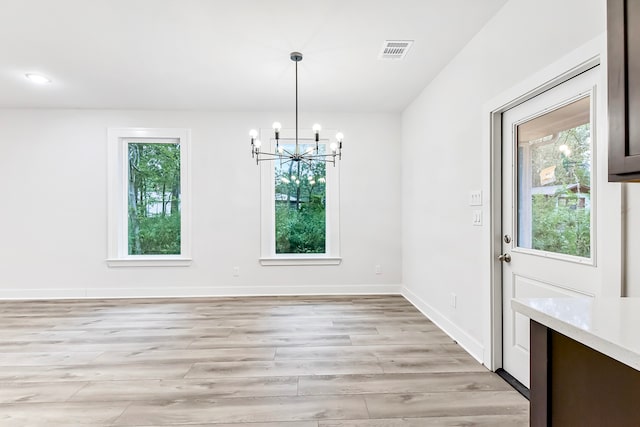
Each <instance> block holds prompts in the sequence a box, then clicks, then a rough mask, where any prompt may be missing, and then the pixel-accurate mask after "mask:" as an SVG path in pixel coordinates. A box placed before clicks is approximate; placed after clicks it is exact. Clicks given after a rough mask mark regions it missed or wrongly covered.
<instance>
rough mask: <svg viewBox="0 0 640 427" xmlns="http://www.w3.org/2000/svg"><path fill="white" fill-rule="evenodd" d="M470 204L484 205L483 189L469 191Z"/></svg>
mask: <svg viewBox="0 0 640 427" xmlns="http://www.w3.org/2000/svg"><path fill="white" fill-rule="evenodd" d="M469 206H482V190H475V191H471V192H470V193H469Z"/></svg>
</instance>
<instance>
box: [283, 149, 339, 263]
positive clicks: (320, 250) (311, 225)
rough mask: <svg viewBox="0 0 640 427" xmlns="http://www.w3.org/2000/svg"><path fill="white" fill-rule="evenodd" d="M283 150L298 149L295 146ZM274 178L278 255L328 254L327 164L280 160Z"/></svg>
mask: <svg viewBox="0 0 640 427" xmlns="http://www.w3.org/2000/svg"><path fill="white" fill-rule="evenodd" d="M283 148H284V149H285V150H287V151H290V152H292V151H294V150H295V146H294V145H284V147H283ZM309 148H313V146H312V145H311V144H300V145H299V149H300V150H307V149H309ZM323 148H324V146H321V147H320V151H321V152H322V150H323ZM274 177H275V183H274V184H275V252H276V254H324V253H326V235H327V233H326V202H327V198H326V196H327V193H326V164H325V163H322V162H312V163H307V162H301V161H286V162H279V161H276V162H275V173H274Z"/></svg>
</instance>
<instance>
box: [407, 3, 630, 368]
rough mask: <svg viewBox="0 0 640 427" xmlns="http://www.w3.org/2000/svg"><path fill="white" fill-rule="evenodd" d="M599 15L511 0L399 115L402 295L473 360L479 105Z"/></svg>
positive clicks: (595, 30) (595, 26) (589, 32)
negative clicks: (472, 195)
mask: <svg viewBox="0 0 640 427" xmlns="http://www.w3.org/2000/svg"><path fill="white" fill-rule="evenodd" d="M605 16H606V14H605V0H563V1H560V2H559V1H557V0H541V1H535V2H534V1H530V0H511V1H509V2H508V3H507V4H506V5H505V6H504V7H503V8H502V9H501V10H500V11H499V12H498V14H497V15H496V16H495V17H494V18H493V19H492V20H491V21H490V22H489V23H488V24H487V25H486V26H485V27H484V28H483V29H482V30H481V31H480V32H479V33H478V34H477V35H476V37H475V38H474V39H473V40H472V41H471V42H470V43H469V44H468V45H467V46H466V47H465V48H464V49H463V50H462V51H461V52H460V53H459V54H458V55H457V57H456V58H455V59H454V60H453V61H452V62H451V63H450V64H448V65H447V67H446V68H445V69H444V70H443V71H442V72H441V73H440V74H439V76H438V77H437V78H436V79H435V80H434V81H432V82H431V84H429V86H427V87H426V88H425V89H424V91H423V92H422V93H421V94H420V95H419V96H418V97H417V98H416V100H415V101H414V102H413V103H412V104H411V105H410V106H409V107H408V108H407V109H406V110H405V112H404V114H403V117H402V151H403V152H402V201H403V204H402V207H403V211H402V223H403V253H404V257H403V280H404V285H405V288H406V291H405V294H406V295H407V296H408V297H409V298H410V299H411V300H412V301H413V302H414V303H416V304H417V305H418V306H419V307H420V308H421V309H423V311H425V312H426V313H427V314H429V316H430V317H432V318H433V319H434V320H435V321H436V322H438V323H439V324H440V325H441V326H443V327H444V328H445V329H446V330H447V332H448V333H450V334H451V335H452V336H454V338H456V339H457V340H458V341H459V342H460V343H461V344H462V345H463V346H465V347H466V348H467V349H468V350H469V351H470V352H471V353H472V354H473V355H474V356H476V357H477V358H478V359H480V360H483V352H484V351H485V349H486V347H488V346H489V344H490V343H488V342H486V340H487V339H486V337H485V334H484V333H483V328H484V327H485V325H486V323H487V318H486V316H487V313H486V312H485V311H484V309H483V307H484V304H485V301H484V299H485V295H486V293H485V291H486V290H484V289H483V286H488V284H487V283H486V282H485V281H484V278H483V274H484V272H485V268H486V263H487V259H488V258H486V257H484V253H485V250H486V248H484V246H486V245H485V244H484V243H485V242H484V241H483V237H482V236H483V227H474V226H472V225H471V212H472V208H471V207H470V206H469V203H468V198H469V191H471V190H476V189H482V188H485V187H487V188H488V183H486V182H484V181H485V179H484V175H483V172H484V170H485V168H486V167H487V165H486V164H485V163H487V162H488V159H487V158H484V157H483V156H484V151H483V147H482V144H483V123H482V120H483V116H482V110H483V106H484V105H485V104H486V103H487V102H488V101H489V100H491V99H493V98H494V97H496V96H498V95H499V94H500V93H502V92H504V91H506V90H508V89H509V88H511V87H513V86H515V85H517V84H518V83H520V82H522V81H524V80H526V79H527V78H528V77H530V76H531V75H533V74H535V73H536V72H538V71H539V70H541V69H543V68H545V67H546V66H548V65H549V64H551V63H553V62H554V61H557V60H558V59H559V58H561V57H562V56H564V55H566V54H568V53H569V52H571V51H573V50H574V49H576V48H578V47H579V46H581V45H583V44H584V43H586V42H588V41H589V40H592V39H593V38H595V37H597V36H599V35H601V34H602V33H603V31H604V29H605ZM485 119H488V117H487V118H485ZM612 185H613V184H612ZM485 196H486V194H485ZM484 203H485V206H484V208H483V211H484V212H483V213H484V217H485V221H486V220H487V219H488V213H489V211H488V203H489V200H488V199H487V198H485V200H484ZM614 208H615V207H614ZM618 208H619V206H618ZM486 226H487V223H486V222H485V225H484V227H486ZM618 232H619V231H618ZM452 293H455V294H456V295H457V308H455V309H454V308H452V307H451V304H450V301H451V294H452Z"/></svg>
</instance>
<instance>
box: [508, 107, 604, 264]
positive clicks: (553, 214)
mask: <svg viewBox="0 0 640 427" xmlns="http://www.w3.org/2000/svg"><path fill="white" fill-rule="evenodd" d="M517 134H518V195H519V199H518V247H520V248H525V249H531V250H535V251H543V252H552V253H555V254H562V255H569V256H576V257H580V258H591V255H592V249H591V248H592V238H591V237H592V226H591V225H592V212H591V199H592V196H593V189H592V184H591V172H592V142H591V97H590V96H584V97H582V98H580V99H577V100H574V101H573V102H570V103H568V104H566V105H563V106H561V107H559V108H556V109H554V110H552V111H550V112H547V113H545V114H543V115H540V116H538V117H535V118H533V119H531V120H527V121H525V122H523V123H521V124H519V125H518V127H517Z"/></svg>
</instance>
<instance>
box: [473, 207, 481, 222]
mask: <svg viewBox="0 0 640 427" xmlns="http://www.w3.org/2000/svg"><path fill="white" fill-rule="evenodd" d="M473 225H482V211H480V210H475V211H473Z"/></svg>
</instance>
